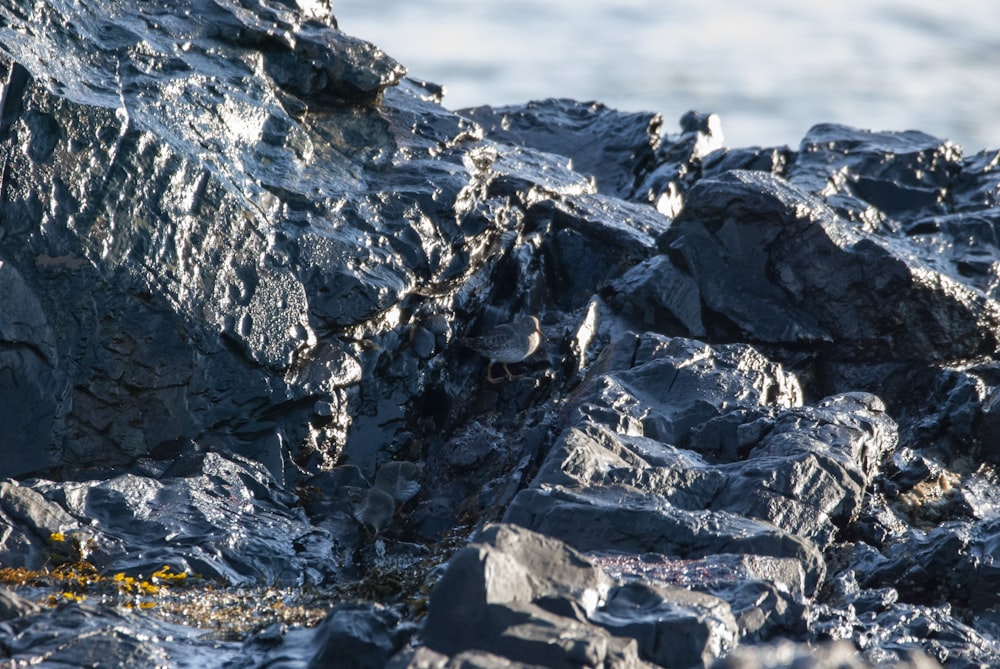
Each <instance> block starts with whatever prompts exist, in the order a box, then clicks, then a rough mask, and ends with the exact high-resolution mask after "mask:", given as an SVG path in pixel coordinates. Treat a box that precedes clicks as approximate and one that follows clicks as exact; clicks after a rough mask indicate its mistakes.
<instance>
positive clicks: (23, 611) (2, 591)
mask: <svg viewBox="0 0 1000 669" xmlns="http://www.w3.org/2000/svg"><path fill="white" fill-rule="evenodd" d="M41 610H42V607H41V606H40V605H39V604H36V603H35V602H33V601H31V600H30V599H25V598H24V597H20V596H19V595H17V594H15V593H13V592H11V591H10V590H8V589H7V588H0V622H6V621H8V620H13V619H15V618H22V617H24V616H30V615H34V614H36V613H39V612H40V611H41Z"/></svg>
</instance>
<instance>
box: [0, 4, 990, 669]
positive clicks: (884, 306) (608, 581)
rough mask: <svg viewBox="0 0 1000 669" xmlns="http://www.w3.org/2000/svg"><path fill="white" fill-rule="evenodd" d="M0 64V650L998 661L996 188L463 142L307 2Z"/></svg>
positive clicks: (546, 112)
mask: <svg viewBox="0 0 1000 669" xmlns="http://www.w3.org/2000/svg"><path fill="white" fill-rule="evenodd" d="M55 54H57V56H56V55H55ZM0 73H2V75H3V88H2V94H0V156H2V172H0V195H2V204H0V304H2V305H3V307H2V309H0V474H2V476H3V477H4V478H3V480H2V481H0V568H2V570H0V571H2V574H0V575H2V576H3V577H4V578H3V582H4V583H5V584H6V586H7V587H6V589H0V660H2V661H11V662H15V663H32V662H34V663H37V662H41V661H46V662H50V663H52V664H53V666H58V665H66V666H70V665H73V666H84V665H86V666H91V665H92V666H141V665H146V666H152V665H159V666H185V665H186V664H190V663H192V662H194V663H197V664H199V665H200V666H268V667H279V666H280V667H306V666H310V667H320V666H358V667H380V666H389V667H393V668H394V669H402V668H404V667H406V668H412V669H416V668H418V667H455V668H457V667H499V666H507V667H509V666H518V667H519V666H594V667H597V666H617V667H625V666H629V667H645V666H664V667H708V666H716V667H779V666H780V667H784V666H793V665H794V666H796V667H805V666H812V667H842V666H857V667H866V666H874V665H891V666H898V667H930V666H936V664H940V665H943V666H946V667H980V666H996V665H1000V642H998V641H997V638H996V637H997V636H998V635H1000V604H998V602H1000V586H998V585H997V583H998V580H1000V570H998V569H997V567H996V565H995V562H996V557H997V556H998V555H1000V549H998V547H997V545H998V541H1000V507H998V500H1000V488H998V487H997V466H998V464H1000V459H998V457H997V455H996V445H997V439H998V438H1000V422H998V420H997V418H996V416H997V415H998V412H1000V407H998V403H1000V367H998V365H997V362H996V361H997V357H998V346H1000V340H998V337H1000V262H998V261H1000V235H998V230H1000V153H998V152H996V151H992V152H983V153H979V154H976V155H973V156H968V157H966V156H963V155H962V151H961V149H960V147H957V146H955V145H953V144H950V143H948V142H945V141H941V140H939V139H936V138H934V137H931V136H928V135H925V134H923V133H920V132H916V131H907V132H871V131H865V130H858V129H853V128H847V127H843V126H836V125H831V124H823V125H817V126H816V127H814V128H813V129H812V130H811V131H810V132H809V133H808V134H807V135H806V137H804V138H803V140H802V142H801V144H800V146H799V147H798V148H797V149H795V150H793V149H790V148H788V147H774V148H759V147H752V148H742V149H732V148H728V147H726V146H725V145H724V143H723V139H722V131H721V123H720V121H719V119H718V118H717V117H716V116H714V115H711V114H699V113H695V112H690V113H688V114H686V115H684V117H683V118H681V119H680V124H679V127H678V128H677V129H676V132H672V131H671V128H669V127H667V124H665V123H664V121H663V119H662V117H661V116H660V115H658V114H654V113H623V112H619V111H616V110H613V109H609V108H607V107H605V106H603V105H601V104H599V103H582V102H576V101H571V100H556V99H552V100H544V101H538V102H532V103H528V104H525V105H521V106H515V107H504V108H494V107H479V108H475V109H467V110H461V111H458V112H452V111H449V110H447V109H445V108H444V107H443V106H441V102H442V97H441V96H442V91H441V88H440V87H439V86H436V85H434V84H430V83H426V82H419V81H415V80H413V79H410V78H407V77H406V71H405V68H404V67H403V66H402V65H400V64H399V63H397V62H395V61H394V60H392V59H391V58H390V57H389V56H387V55H386V54H384V53H383V52H381V51H380V50H379V49H378V48H377V47H375V46H373V45H371V44H368V43H365V42H363V41H361V40H358V39H356V38H353V37H350V36H348V35H345V34H344V33H342V32H340V31H338V30H337V29H336V21H335V19H334V18H333V16H332V15H331V14H330V13H329V9H328V8H324V7H323V6H322V3H317V4H310V3H306V2H302V3H301V4H299V5H296V4H293V3H286V2H271V1H264V2H258V3H250V2H245V1H243V0H226V1H222V0H213V1H212V2H207V3H205V2H193V1H191V2H181V3H180V4H176V3H174V4H172V5H170V6H169V7H168V6H166V5H161V4H158V3H155V2H149V3H138V4H136V3H126V2H116V1H112V2H106V3H100V4H96V3H83V4H81V3H66V2H62V1H57V0H37V1H36V2H33V3H27V4H25V3H14V2H2V3H0ZM524 315H537V316H538V317H539V319H540V321H541V329H542V331H543V333H544V336H545V338H546V341H545V343H544V344H543V346H542V348H541V350H540V351H539V352H538V353H536V354H534V355H532V356H531V357H529V358H528V359H526V360H525V361H523V362H520V363H517V364H515V365H511V367H512V368H516V371H517V374H516V376H515V378H512V379H510V380H507V379H504V380H503V381H502V382H501V383H488V382H487V378H486V364H487V361H486V359H485V358H483V357H482V356H479V355H477V354H476V353H475V352H473V351H471V350H469V349H467V348H464V347H462V346H460V345H458V340H459V339H461V338H463V337H470V336H476V335H480V334H482V333H484V332H487V331H488V330H489V329H490V328H492V327H494V326H496V325H498V324H502V323H507V322H511V321H512V320H514V319H516V318H517V317H519V316H524ZM393 462H412V463H418V464H419V467H416V468H408V469H407V470H406V471H408V472H410V473H409V474H407V476H412V477H413V478H414V479H415V481H416V482H417V483H419V486H420V487H419V492H417V493H416V494H415V495H413V496H412V497H408V496H407V495H406V494H401V493H399V490H396V489H395V488H393V487H392V485H391V484H389V483H385V481H386V480H387V477H386V476H385V474H384V472H386V471H388V470H387V469H382V468H383V467H384V466H385V465H386V464H387V463H393ZM380 470H382V471H383V475H382V476H381V477H379V478H378V479H377V478H376V476H377V473H378V472H379V471H380ZM414 472H416V473H414ZM377 480H379V481H382V483H376V481H377ZM386 490H388V491H389V494H388V500H389V501H387V502H385V504H384V505H389V507H388V508H389V510H390V512H389V513H387V514H386V515H384V516H382V517H380V518H379V520H378V521H377V522H371V517H370V515H365V514H364V513H359V508H361V506H362V505H363V504H365V503H367V502H366V500H369V501H370V500H371V499H373V497H374V496H376V495H381V498H382V500H383V501H385V499H387V496H386V492H385V491H386ZM393 492H396V493H398V494H396V495H393V494H391V493H393ZM407 494H409V493H407ZM393 497H395V500H393ZM359 518H361V519H362V521H364V522H359V520H358V519H359ZM59 570H63V571H59ZM57 573H58V574H63V575H64V576H65V578H63V579H62V580H58V579H56V578H55V576H54V574H57ZM170 592H172V593H173V595H172V597H173V599H169V598H168V597H167V593H170ZM240 592H243V593H245V596H244V597H243V599H242V601H240V599H239V595H238V594H235V593H240ZM222 593H226V596H225V598H224V597H223V596H222ZM213 598H215V599H214V600H213ZM39 600H41V604H39V603H38V602H39ZM197 600H203V602H202V603H205V602H209V603H210V602H212V601H214V602H215V607H214V608H215V609H216V612H215V613H213V614H208V613H205V612H204V611H202V610H201V609H197V608H196V606H195V603H196V601H197ZM168 603H169V605H168ZM210 606H211V604H210ZM196 610H197V611H201V612H199V613H195V611H196ZM168 611H169V612H170V613H169V615H168ZM220 611H225V615H223V614H221V613H219V612H220ZM320 617H322V620H321V621H320V622H318V624H317V620H318V619H319V618H320ZM254 621H256V623H254Z"/></svg>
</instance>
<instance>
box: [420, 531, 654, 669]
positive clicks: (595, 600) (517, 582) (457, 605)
mask: <svg viewBox="0 0 1000 669" xmlns="http://www.w3.org/2000/svg"><path fill="white" fill-rule="evenodd" d="M479 541H480V543H477V544H473V545H471V546H469V547H467V548H464V549H462V550H461V551H459V552H458V553H457V554H456V555H455V557H453V558H452V559H451V561H450V562H449V564H448V568H447V570H446V571H445V573H444V575H443V576H442V578H441V580H440V581H439V582H438V584H437V585H436V586H435V588H434V591H433V593H432V595H431V602H430V611H429V613H428V616H427V622H426V624H425V627H424V642H425V643H426V644H427V646H428V647H429V648H431V649H433V650H436V651H438V652H441V653H444V654H447V655H456V654H458V653H461V652H463V651H465V650H469V649H475V650H482V651H486V652H489V653H493V654H496V655H500V656H503V657H507V658H510V659H512V660H514V661H517V662H525V663H532V664H541V665H543V666H550V667H554V666H579V665H583V666H599V665H601V664H603V663H606V662H616V663H621V664H622V665H623V666H645V665H644V664H643V663H641V662H640V661H639V660H638V658H637V655H636V653H637V650H636V642H635V641H631V640H630V641H627V642H626V641H625V640H624V639H619V638H616V637H614V636H611V635H609V634H607V633H606V632H604V631H603V630H601V629H600V628H599V627H596V626H595V625H593V624H590V623H589V622H588V619H589V618H590V617H592V616H593V615H594V613H595V611H596V610H597V608H598V607H599V606H600V604H601V602H602V601H604V600H605V597H606V596H607V595H608V591H609V588H610V587H611V580H610V579H609V578H608V577H607V576H606V575H604V574H603V573H602V572H601V571H600V570H598V569H596V568H595V567H594V566H593V565H592V564H591V563H590V562H589V561H588V560H587V559H586V558H584V557H583V556H581V555H580V554H579V553H576V552H575V551H573V550H571V549H568V548H567V547H565V546H564V545H563V544H562V543H561V542H559V541H556V540H554V539H551V538H548V537H545V536H541V535H538V534H535V533H533V532H528V531H526V530H523V529H520V528H517V527H511V526H507V525H494V526H490V527H488V528H487V529H485V530H484V531H483V532H482V533H481V535H480V537H479Z"/></svg>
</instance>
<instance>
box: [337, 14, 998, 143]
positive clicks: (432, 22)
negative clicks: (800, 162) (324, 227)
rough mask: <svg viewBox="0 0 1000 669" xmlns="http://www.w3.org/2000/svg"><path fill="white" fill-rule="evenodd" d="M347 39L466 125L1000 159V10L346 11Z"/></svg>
mask: <svg viewBox="0 0 1000 669" xmlns="http://www.w3.org/2000/svg"><path fill="white" fill-rule="evenodd" d="M333 12H334V14H335V15H336V17H337V19H338V21H339V22H340V28H341V30H343V31H344V32H347V33H349V34H351V35H354V36H356V37H361V38H363V39H366V40H369V41H371V42H374V43H375V44H377V45H378V46H379V47H381V48H382V50H384V51H385V52H386V53H388V54H389V55H390V56H392V57H394V58H395V59H396V60H398V61H400V62H401V63H403V64H404V65H405V66H406V67H407V68H408V69H409V72H410V75H411V76H413V77H416V78H419V79H424V80H428V81H432V82H434V83H438V84H443V85H444V86H445V89H446V96H445V100H444V105H445V106H446V107H448V108H450V109H460V108H463V107H470V106H476V105H481V104H492V105H505V104H517V103H522V102H527V101H528V100H533V99H543V98H548V97H568V98H574V99H577V100H597V101H600V102H603V103H605V104H607V105H608V106H610V107H614V108H617V109H620V110H624V111H656V112H660V113H662V114H663V116H664V119H665V121H666V123H667V125H666V130H667V132H671V133H674V132H677V129H678V128H677V123H676V121H677V119H679V118H680V116H681V115H682V114H683V113H684V112H686V111H688V110H689V109H694V110H697V111H700V112H715V113H717V114H719V115H720V116H721V118H722V128H723V132H724V134H725V138H726V145H727V146H730V147H745V146H776V145H782V144H787V145H789V146H791V147H792V148H796V147H797V146H798V143H799V140H801V138H802V136H803V135H804V134H805V133H806V131H807V130H808V129H809V128H810V127H811V126H812V125H814V124H816V123H820V122H826V121H830V122H837V123H845V124H848V125H852V126H855V127H859V128H870V129H874V130H910V129H914V130H922V131H924V132H926V133H929V134H931V135H935V136H937V137H940V138H942V139H950V140H952V141H954V142H955V143H957V144H960V145H961V146H962V147H963V150H964V153H965V155H971V154H973V153H976V152H978V151H980V150H982V149H986V148H992V149H996V148H1000V2H996V1H995V0H947V1H942V0H840V1H838V2H809V3H806V2H801V0H761V1H758V2H747V1H746V0H704V1H701V2H696V1H690V0H689V1H688V2H676V1H671V0H659V1H654V0H618V1H616V2H611V1H610V0H587V1H584V2H581V1H580V0H545V1H544V2H543V1H541V0H539V1H536V2H528V1H527V0H504V1H502V2H501V1H499V0H417V1H411V2H394V1H390V0H333Z"/></svg>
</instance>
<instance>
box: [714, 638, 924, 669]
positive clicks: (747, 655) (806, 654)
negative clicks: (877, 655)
mask: <svg viewBox="0 0 1000 669" xmlns="http://www.w3.org/2000/svg"><path fill="white" fill-rule="evenodd" d="M901 655H902V657H897V658H893V660H892V661H885V660H875V661H872V660H869V659H866V658H865V657H864V656H863V655H861V654H859V653H858V649H857V648H855V646H854V644H852V643H850V642H847V641H834V642H830V643H824V644H821V645H818V646H816V645H805V644H794V643H792V642H789V641H782V642H778V643H774V644H768V645H764V646H744V647H741V648H738V649H737V650H736V652H734V653H733V654H732V655H729V656H728V657H725V658H722V659H720V660H718V661H716V663H715V664H713V665H712V669H782V668H783V667H796V669H799V668H801V669H871V668H872V667H886V668H890V667H891V668H892V669H935V668H936V667H940V666H941V665H939V664H938V663H937V662H935V661H934V660H932V659H931V658H929V657H927V656H926V655H923V654H922V653H903V654H901Z"/></svg>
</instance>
